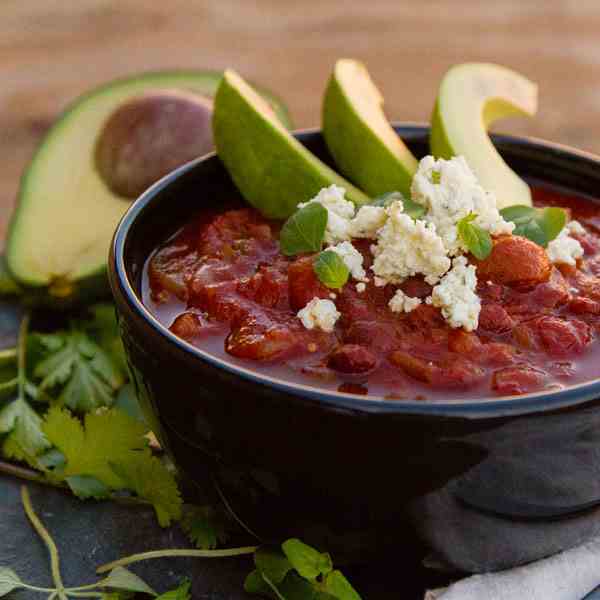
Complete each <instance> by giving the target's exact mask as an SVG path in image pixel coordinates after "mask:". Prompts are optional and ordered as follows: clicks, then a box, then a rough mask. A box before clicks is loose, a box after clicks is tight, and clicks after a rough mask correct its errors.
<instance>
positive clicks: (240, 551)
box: [96, 546, 258, 575]
mask: <svg viewBox="0 0 600 600" xmlns="http://www.w3.org/2000/svg"><path fill="white" fill-rule="evenodd" d="M256 550H258V546H242V547H240V548H227V549H224V550H189V549H181V550H151V551H150V552H141V553H139V554H132V555H131V556H126V557H125V558H121V559H119V560H115V561H113V562H111V563H108V564H106V565H102V566H101V567H98V568H97V569H96V573H98V574H99V575H100V574H102V573H107V572H108V571H112V570H113V569H114V568H115V567H125V566H127V565H131V564H132V563H136V562H139V561H141V560H148V559H151V558H174V557H177V556H185V557H187V558H227V557H230V556H243V555H245V554H254V552H256Z"/></svg>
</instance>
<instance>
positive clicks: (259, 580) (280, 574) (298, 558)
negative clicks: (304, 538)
mask: <svg viewBox="0 0 600 600" xmlns="http://www.w3.org/2000/svg"><path fill="white" fill-rule="evenodd" d="M281 548H282V550H283V553H282V552H281V551H280V550H279V549H277V548H274V547H269V548H264V547H262V548H259V549H258V550H257V551H256V553H255V555H254V562H255V564H256V570H255V571H252V573H250V574H249V575H248V577H246V581H245V583H244V589H245V590H246V591H247V592H249V593H251V594H258V595H261V596H266V597H268V598H273V599H274V600H282V599H283V600H294V599H298V600H299V599H302V600H304V599H305V598H307V599H308V598H310V599H312V600H334V599H335V598H337V599H338V600H361V599H360V595H359V594H358V592H357V591H356V590H355V589H354V588H353V587H352V585H351V584H350V582H349V581H348V580H347V579H346V578H345V577H344V575H343V574H342V573H341V572H340V571H338V570H334V569H333V565H332V563H331V557H330V556H329V554H327V553H326V552H319V551H318V550H316V549H315V548H312V547H311V546H308V545H307V544H305V543H304V542H301V541H300V540H299V539H296V538H292V539H290V540H287V541H286V542H284V543H283V544H282V545H281Z"/></svg>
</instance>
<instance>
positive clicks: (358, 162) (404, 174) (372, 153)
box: [322, 74, 414, 197]
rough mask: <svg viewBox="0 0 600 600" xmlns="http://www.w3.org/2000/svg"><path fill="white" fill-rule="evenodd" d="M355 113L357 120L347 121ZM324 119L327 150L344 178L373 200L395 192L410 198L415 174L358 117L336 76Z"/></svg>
mask: <svg viewBox="0 0 600 600" xmlns="http://www.w3.org/2000/svg"><path fill="white" fill-rule="evenodd" d="M335 107H343V110H340V109H338V110H335ZM352 114H354V118H347V117H348V116H349V115H352ZM322 117H323V137H324V138H325V142H326V144H327V148H328V149H329V151H330V152H331V155H332V156H333V158H334V160H335V163H336V165H337V166H338V167H339V169H340V172H341V173H342V174H343V175H344V176H345V177H348V179H350V181H352V183H354V184H355V185H357V186H358V187H359V188H360V189H361V190H364V191H365V192H366V193H367V194H369V195H370V196H372V197H376V196H380V195H382V194H385V193H387V192H392V191H398V192H401V193H402V194H404V195H405V196H407V197H410V185H411V182H412V177H413V174H414V173H411V172H409V171H408V170H407V168H406V167H404V166H402V165H400V164H399V161H398V158H397V157H395V156H394V155H393V154H392V153H391V152H390V150H389V149H388V148H387V147H386V145H385V144H384V143H382V141H381V140H380V139H379V138H378V136H377V135H376V134H375V133H374V132H373V131H372V130H371V129H370V128H369V127H368V126H367V125H365V124H364V123H363V121H362V119H361V118H360V117H359V116H358V115H356V114H355V109H354V107H353V106H352V104H351V103H350V101H349V100H348V97H347V96H346V94H345V93H344V90H343V89H342V87H341V86H340V84H339V82H338V81H337V79H336V77H335V74H334V75H332V76H331V78H330V79H329V83H328V85H327V89H326V91H325V98H324V101H323V115H322ZM357 140H360V145H359V144H357Z"/></svg>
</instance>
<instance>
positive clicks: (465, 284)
mask: <svg viewBox="0 0 600 600" xmlns="http://www.w3.org/2000/svg"><path fill="white" fill-rule="evenodd" d="M476 287H477V275H476V268H475V267H474V266H473V265H468V264H467V259H466V258H465V257H464V256H459V257H457V258H455V259H454V260H453V262H452V269H451V270H450V271H448V273H446V275H444V277H443V278H442V281H441V282H440V283H439V285H436V286H435V287H434V288H433V292H432V294H431V302H428V304H429V303H430V304H433V306H437V307H438V308H440V309H441V310H442V315H443V316H444V319H446V321H447V322H448V324H449V325H450V327H454V328H458V327H463V328H464V329H465V330H466V331H474V330H475V329H477V326H478V324H479V313H480V312H481V300H480V299H479V296H477V294H476V293H475V288H476Z"/></svg>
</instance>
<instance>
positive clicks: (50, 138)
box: [5, 71, 291, 307]
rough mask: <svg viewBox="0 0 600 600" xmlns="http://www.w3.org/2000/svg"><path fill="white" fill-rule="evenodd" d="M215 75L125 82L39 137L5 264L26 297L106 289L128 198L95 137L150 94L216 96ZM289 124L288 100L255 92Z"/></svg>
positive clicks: (83, 101)
mask: <svg viewBox="0 0 600 600" xmlns="http://www.w3.org/2000/svg"><path fill="white" fill-rule="evenodd" d="M222 75H223V73H222V72H218V71H165V72H156V73H147V74H143V75H138V76H135V77H130V78H127V79H120V80H117V81H114V82H111V83H109V84H106V85H104V86H101V87H99V88H96V89H94V90H92V91H91V92H89V93H87V94H85V95H83V96H81V97H80V98H78V99H77V100H76V101H75V102H74V103H73V104H72V105H71V106H70V107H69V108H68V109H67V110H66V111H65V112H64V113H63V115H62V116H61V117H60V118H59V119H58V121H57V122H56V123H55V124H54V126H53V127H52V128H51V129H50V131H49V132H48V133H47V134H46V136H45V138H44V139H43V140H42V142H41V144H40V146H39V147H38V149H37V152H36V153H35V155H34V157H33V159H32V160H31V162H30V164H29V166H28V167H27V169H26V170H25V172H24V174H23V177H22V180H21V187H20V190H19V194H18V198H17V206H16V208H15V211H14V213H13V216H12V219H11V222H10V224H9V228H8V237H7V242H6V250H5V256H6V265H7V267H8V270H9V272H10V274H11V275H12V276H13V277H14V278H15V280H16V281H17V282H18V283H19V284H20V285H21V286H22V288H23V294H24V298H25V299H27V300H30V301H34V302H40V301H41V302H42V303H44V304H49V305H53V306H56V307H62V306H65V307H68V306H70V305H72V304H74V303H75V302H77V301H79V300H83V299H86V298H89V297H90V296H92V297H93V296H99V295H102V294H103V293H107V292H108V284H107V278H106V267H107V258H108V250H109V245H110V241H111V238H112V235H113V232H114V230H115V228H116V226H117V224H118V222H119V220H120V219H121V217H122V216H123V214H124V213H125V211H126V210H127V208H128V207H129V205H130V204H131V199H128V198H124V197H121V196H118V195H116V194H115V193H113V192H112V191H111V190H110V189H109V188H108V187H107V185H106V184H105V183H104V181H103V180H102V179H101V177H100V175H99V173H98V171H97V169H96V166H95V164H94V149H95V144H96V140H97V138H98V135H99V133H100V132H101V130H102V127H103V125H104V123H105V122H106V120H107V118H108V117H109V116H110V115H111V114H112V113H113V111H114V110H115V109H116V108H118V107H119V106H120V105H121V104H122V103H123V102H125V101H127V100H128V99H130V98H131V97H134V96H137V95H138V94H141V93H143V92H146V91H149V90H160V89H181V90H187V91H191V92H194V93H197V94H199V95H202V96H206V97H210V98H212V97H213V96H214V95H215V93H216V90H217V88H218V86H219V83H220V81H221V79H222ZM258 91H259V92H260V94H261V95H262V96H263V97H264V98H265V99H266V100H267V102H268V103H269V104H270V105H271V106H272V108H273V109H274V111H275V112H276V114H277V115H278V117H279V119H280V120H281V121H282V123H284V124H285V125H286V126H288V127H290V126H291V121H290V118H289V114H288V112H287V109H286V108H285V106H284V105H283V103H282V102H281V101H280V100H279V99H277V98H276V97H274V96H273V95H271V94H270V93H268V92H265V91H264V90H261V89H259V90H258Z"/></svg>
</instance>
